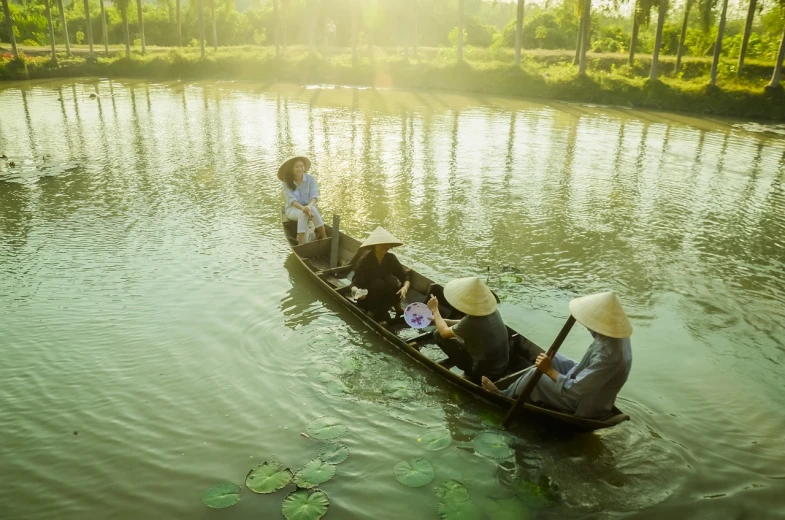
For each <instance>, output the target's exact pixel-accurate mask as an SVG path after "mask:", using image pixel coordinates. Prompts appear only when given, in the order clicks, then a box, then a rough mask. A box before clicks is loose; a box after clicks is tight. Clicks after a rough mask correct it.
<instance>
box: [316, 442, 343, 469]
mask: <svg viewBox="0 0 785 520" xmlns="http://www.w3.org/2000/svg"><path fill="white" fill-rule="evenodd" d="M348 456H349V448H347V447H346V446H344V445H343V444H337V443H334V442H333V443H330V444H325V445H324V446H323V447H322V449H321V451H319V458H320V459H322V460H323V461H325V462H326V463H327V464H340V463H341V462H343V461H345V460H346V458H347V457H348Z"/></svg>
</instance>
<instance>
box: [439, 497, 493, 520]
mask: <svg viewBox="0 0 785 520" xmlns="http://www.w3.org/2000/svg"><path fill="white" fill-rule="evenodd" d="M437 511H438V513H439V517H440V518H441V519H442V520H480V519H481V518H482V512H481V511H480V508H479V507H477V504H475V503H474V502H472V501H471V500H463V501H459V502H455V501H452V500H448V501H446V502H440V503H439V507H438V508H437Z"/></svg>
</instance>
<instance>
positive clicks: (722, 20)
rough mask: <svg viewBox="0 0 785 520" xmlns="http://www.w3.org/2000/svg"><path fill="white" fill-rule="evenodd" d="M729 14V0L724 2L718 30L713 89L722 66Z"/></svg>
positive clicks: (713, 68) (711, 79) (713, 62)
mask: <svg viewBox="0 0 785 520" xmlns="http://www.w3.org/2000/svg"><path fill="white" fill-rule="evenodd" d="M727 14H728V0H723V1H722V13H721V14H720V25H719V27H718V28H717V41H716V43H715V44H714V59H713V60H712V62H711V77H710V78H709V85H711V86H712V87H713V86H715V85H716V84H717V67H719V64H720V53H721V52H722V37H723V36H724V35H725V17H726V15H727Z"/></svg>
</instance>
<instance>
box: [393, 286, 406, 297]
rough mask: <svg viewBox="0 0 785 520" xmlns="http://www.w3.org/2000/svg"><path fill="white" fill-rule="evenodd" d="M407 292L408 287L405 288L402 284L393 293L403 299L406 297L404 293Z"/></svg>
mask: <svg viewBox="0 0 785 520" xmlns="http://www.w3.org/2000/svg"><path fill="white" fill-rule="evenodd" d="M407 292H409V289H408V288H406V286H405V285H404V286H402V287H401V288H400V289H398V292H396V293H395V294H397V295H398V296H400V297H401V300H405V299H406V293H407Z"/></svg>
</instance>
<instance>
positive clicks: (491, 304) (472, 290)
mask: <svg viewBox="0 0 785 520" xmlns="http://www.w3.org/2000/svg"><path fill="white" fill-rule="evenodd" d="M444 297H445V298H446V299H447V302H448V303H449V304H450V305H452V306H453V307H455V308H456V309H458V310H459V311H461V312H462V313H464V314H468V315H469V316H487V315H489V314H491V313H492V312H493V311H495V310H496V297H494V295H493V293H492V292H491V290H490V289H489V288H488V286H487V285H485V283H484V282H483V281H482V280H480V279H479V278H477V277H476V276H470V277H468V278H456V279H455V280H453V281H451V282H450V283H448V284H447V285H445V286H444Z"/></svg>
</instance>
